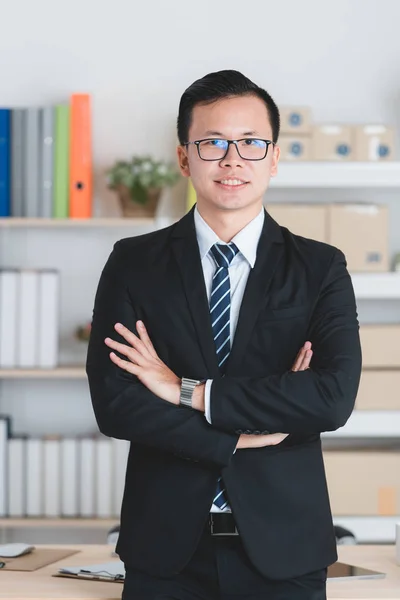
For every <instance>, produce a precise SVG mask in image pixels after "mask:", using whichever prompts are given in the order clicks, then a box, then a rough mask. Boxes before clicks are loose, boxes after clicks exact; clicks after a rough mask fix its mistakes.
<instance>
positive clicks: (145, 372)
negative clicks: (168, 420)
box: [104, 321, 181, 405]
mask: <svg viewBox="0 0 400 600" xmlns="http://www.w3.org/2000/svg"><path fill="white" fill-rule="evenodd" d="M136 327H137V330H138V332H139V336H140V337H138V336H137V335H135V334H134V333H132V331H129V329H127V328H126V327H124V326H123V325H121V323H117V324H116V325H115V330H116V331H117V332H118V333H119V334H120V335H121V336H122V337H123V338H124V339H125V340H126V341H127V342H128V344H130V345H129V346H128V345H126V344H121V343H119V342H116V341H114V340H112V339H111V338H106V339H105V340H104V342H105V343H106V344H107V346H108V347H109V348H112V349H113V350H116V351H117V352H119V353H120V354H123V355H124V356H126V357H127V358H128V359H129V360H123V359H122V358H119V357H118V356H117V355H116V354H115V353H114V352H111V353H110V358H111V360H112V361H113V363H115V364H116V365H117V366H118V367H121V369H124V370H125V371H127V372H128V373H132V375H136V377H137V378H138V379H139V381H141V383H143V385H145V386H146V387H147V388H148V389H149V390H150V391H151V392H153V394H156V396H159V397H160V398H162V399H163V400H166V401H167V402H171V403H172V404H176V405H178V404H179V396H180V388H181V380H180V379H179V377H178V376H177V375H175V373H173V372H172V371H171V369H169V368H168V367H167V365H166V364H165V363H163V361H162V360H161V359H160V358H159V357H158V355H157V352H156V351H155V349H154V346H153V344H152V342H151V340H150V338H149V335H148V333H147V330H146V327H145V326H144V324H143V323H142V321H137V323H136Z"/></svg>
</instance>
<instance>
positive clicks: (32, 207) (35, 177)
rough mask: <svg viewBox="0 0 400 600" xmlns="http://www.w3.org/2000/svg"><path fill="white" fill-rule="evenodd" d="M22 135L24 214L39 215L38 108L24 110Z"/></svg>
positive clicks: (28, 215)
mask: <svg viewBox="0 0 400 600" xmlns="http://www.w3.org/2000/svg"><path fill="white" fill-rule="evenodd" d="M24 124H25V136H24V172H25V190H24V192H25V193H24V215H23V216H25V217H38V216H39V165H40V161H39V156H40V154H39V108H35V107H29V108H27V110H26V119H25V123H24Z"/></svg>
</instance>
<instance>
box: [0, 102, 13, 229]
mask: <svg viewBox="0 0 400 600" xmlns="http://www.w3.org/2000/svg"><path fill="white" fill-rule="evenodd" d="M10 112H11V111H10V109H8V108H0V217H9V216H10V133H11V132H10Z"/></svg>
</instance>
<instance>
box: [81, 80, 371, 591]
mask: <svg viewBox="0 0 400 600" xmlns="http://www.w3.org/2000/svg"><path fill="white" fill-rule="evenodd" d="M278 135H279V111H278V108H277V106H276V105H275V103H274V101H273V99H272V98H271V96H270V95H269V94H268V93H267V92H266V91H265V90H263V89H261V88H260V87H258V86H257V85H255V84H254V83H253V82H251V81H250V80H249V79H248V78H246V77H245V76H244V75H242V74H241V73H238V72H237V71H221V72H218V73H211V74H209V75H206V76H205V77H203V78H202V79H200V80H198V81H196V82H194V83H193V84H192V85H191V86H190V87H189V88H188V89H187V90H186V91H185V93H184V94H183V96H182V98H181V102H180V107H179V116H178V137H179V142H180V144H179V147H178V150H177V152H178V160H179V166H180V169H181V172H182V174H183V175H184V176H185V177H188V176H190V177H191V179H192V182H193V185H194V188H195V190H196V193H197V205H196V206H195V207H194V208H193V209H192V210H190V212H189V213H188V214H186V215H185V216H184V217H183V218H182V219H181V220H180V221H179V222H178V223H176V224H174V225H172V226H171V227H168V228H165V229H163V230H160V231H155V232H153V233H150V234H147V235H142V236H138V237H133V238H128V239H124V240H121V241H119V242H117V243H116V244H115V246H114V250H113V252H112V253H111V255H110V257H109V259H108V261H107V264H106V265H105V268H104V270H103V272H102V275H101V278H100V282H99V287H98V291H97V294H96V299H95V306H94V311H93V324H92V333H91V339H90V344H89V351H88V359H87V374H88V377H89V384H90V391H91V397H92V402H93V407H94V411H95V415H96V419H97V422H98V426H99V428H100V430H101V431H102V432H103V433H104V434H105V435H108V436H112V437H115V438H121V439H126V440H130V442H131V449H130V454H129V459H128V465H127V474H126V486H125V493H124V499H123V505H122V514H121V531H120V536H119V540H118V545H117V552H118V554H119V555H120V557H121V560H123V561H124V563H125V567H126V581H125V586H124V593H123V598H124V599H125V600H133V599H138V600H144V599H148V600H150V599H152V600H156V599H161V598H164V599H167V598H170V599H172V598H174V599H176V600H189V599H195V598H196V599H204V600H214V599H215V600H216V599H221V600H232V599H233V598H235V599H237V600H238V599H242V600H244V599H247V600H250V599H251V600H261V599H266V598H268V599H269V600H283V598H290V599H291V600H292V599H293V600H294V599H298V600H322V599H324V598H326V573H327V567H328V565H330V564H331V563H333V562H335V560H336V559H337V554H336V543H335V536H334V529H333V525H332V516H331V511H330V506H329V499H328V494H327V488H326V480H325V473H324V466H323V459H322V452H321V440H320V433H321V432H322V431H328V430H335V429H337V428H339V427H341V426H343V425H344V424H345V422H346V421H347V419H348V418H349V416H350V414H351V412H352V409H353V406H354V400H355V397H356V394H357V389H358V384H359V377H360V370H361V352H360V342H359V327H358V321H357V314H356V306H355V299H354V293H353V288H352V284H351V280H350V276H349V274H348V272H347V270H346V262H345V258H344V255H343V254H342V252H341V251H340V250H338V249H336V248H334V247H332V246H329V245H327V244H322V243H319V242H316V241H312V240H308V239H305V238H302V237H300V236H297V235H293V234H292V233H291V232H290V231H288V230H287V229H285V228H283V227H280V226H279V225H278V224H277V223H276V222H275V221H274V220H273V219H272V218H271V217H270V216H269V215H268V213H267V212H266V211H265V210H264V208H263V204H262V201H263V196H264V193H265V191H266V189H267V188H268V184H269V180H270V177H271V176H275V175H276V174H277V165H278V160H279V147H278V146H277V140H278ZM299 348H300V351H299V352H298V350H299ZM311 356H312V363H311V367H310V368H308V367H309V365H310V359H311Z"/></svg>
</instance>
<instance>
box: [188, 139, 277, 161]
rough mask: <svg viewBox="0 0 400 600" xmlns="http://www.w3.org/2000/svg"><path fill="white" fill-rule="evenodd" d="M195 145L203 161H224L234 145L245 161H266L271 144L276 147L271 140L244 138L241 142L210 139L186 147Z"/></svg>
mask: <svg viewBox="0 0 400 600" xmlns="http://www.w3.org/2000/svg"><path fill="white" fill-rule="evenodd" d="M189 144H195V145H196V146H197V152H198V153H199V157H200V158H201V160H222V159H224V158H225V156H226V155H227V154H228V152H229V146H230V145H231V144H234V145H235V147H236V150H237V153H238V154H239V156H240V158H242V159H243V160H264V158H265V157H266V156H267V153H268V148H269V146H270V144H272V145H273V146H275V143H274V142H272V141H271V140H260V139H258V138H243V139H241V140H223V139H218V138H208V139H205V140H196V141H195V142H186V144H184V145H185V146H188V145H189Z"/></svg>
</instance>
